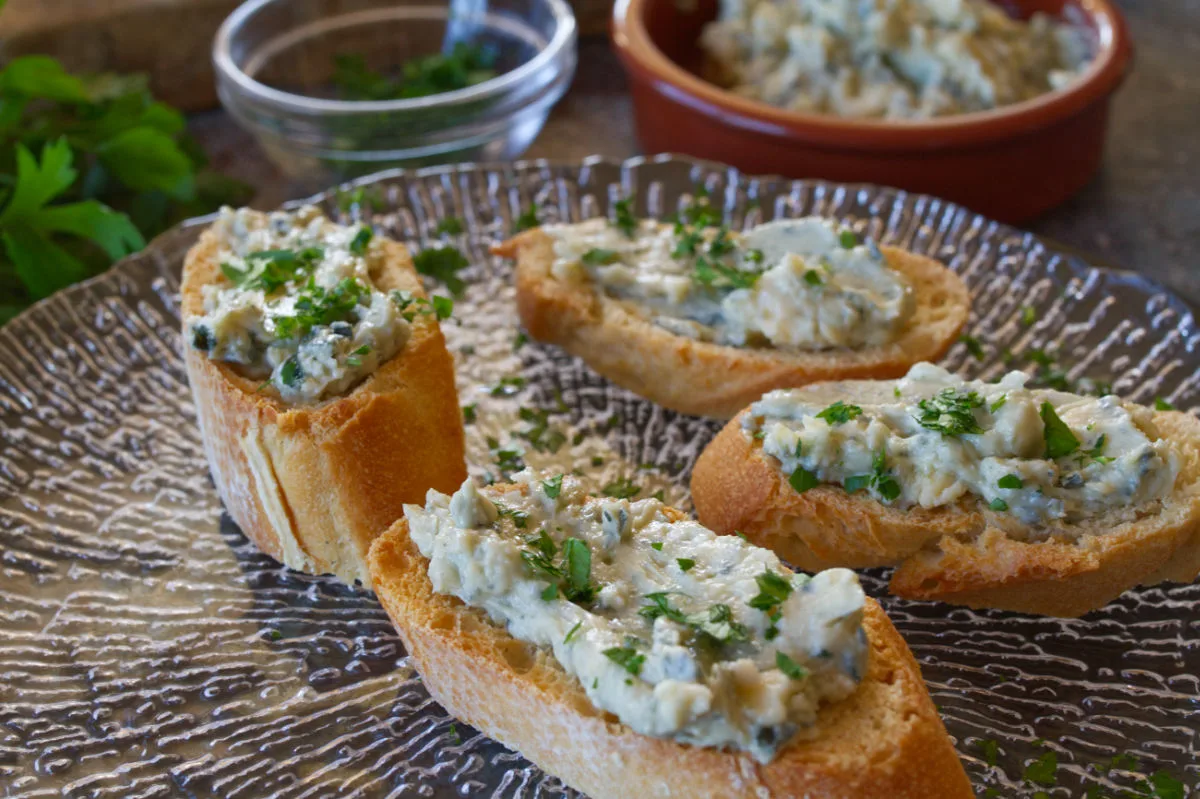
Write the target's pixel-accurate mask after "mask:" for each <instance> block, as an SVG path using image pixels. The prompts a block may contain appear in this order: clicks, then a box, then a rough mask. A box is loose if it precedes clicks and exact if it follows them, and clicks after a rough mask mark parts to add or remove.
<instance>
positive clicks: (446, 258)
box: [413, 246, 471, 297]
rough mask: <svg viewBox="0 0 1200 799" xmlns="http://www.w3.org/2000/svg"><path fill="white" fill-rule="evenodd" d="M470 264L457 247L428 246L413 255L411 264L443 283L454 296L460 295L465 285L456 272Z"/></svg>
mask: <svg viewBox="0 0 1200 799" xmlns="http://www.w3.org/2000/svg"><path fill="white" fill-rule="evenodd" d="M470 265H471V262H470V261H468V260H467V257H466V256H465V255H463V254H462V252H460V251H459V249H458V248H457V247H450V246H446V247H430V248H427V249H424V250H421V251H420V252H419V253H417V254H416V255H414V256H413V266H415V267H416V269H417V271H418V272H420V273H421V274H422V275H428V276H429V277H431V278H433V279H434V280H440V281H442V282H443V283H445V284H446V288H447V289H449V290H450V293H451V294H453V295H454V296H455V297H458V296H460V295H461V294H462V293H463V291H464V290H465V289H466V287H467V284H466V283H464V282H463V280H462V278H460V277H459V276H458V273H459V272H460V271H462V270H463V269H466V268H467V267H468V266H470Z"/></svg>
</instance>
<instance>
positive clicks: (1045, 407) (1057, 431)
mask: <svg viewBox="0 0 1200 799" xmlns="http://www.w3.org/2000/svg"><path fill="white" fill-rule="evenodd" d="M1040 415H1041V417H1042V425H1043V428H1042V438H1043V439H1044V440H1045V442H1046V458H1047V459H1049V460H1055V459H1057V458H1062V457H1065V456H1067V455H1070V454H1071V453H1072V452H1074V451H1075V450H1077V449H1079V439H1078V438H1076V437H1075V434H1074V433H1072V432H1071V428H1070V427H1068V426H1067V424H1066V422H1064V421H1063V420H1062V419H1060V418H1059V417H1058V414H1057V413H1055V411H1054V406H1053V405H1051V404H1050V403H1049V402H1043V403H1042V408H1041V413H1040Z"/></svg>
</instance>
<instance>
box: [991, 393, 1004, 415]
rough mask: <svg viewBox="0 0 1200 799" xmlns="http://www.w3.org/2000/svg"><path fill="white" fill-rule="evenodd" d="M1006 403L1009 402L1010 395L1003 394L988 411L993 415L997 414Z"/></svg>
mask: <svg viewBox="0 0 1200 799" xmlns="http://www.w3.org/2000/svg"><path fill="white" fill-rule="evenodd" d="M1006 402H1008V395H1007V394H1001V395H1000V397H999V398H998V399H997V400H996V401H995V402H993V403H992V404H991V405H989V406H988V410H989V411H991V412H992V413H995V412H996V411H998V410H1000V409H1001V408H1003V407H1004V403H1006Z"/></svg>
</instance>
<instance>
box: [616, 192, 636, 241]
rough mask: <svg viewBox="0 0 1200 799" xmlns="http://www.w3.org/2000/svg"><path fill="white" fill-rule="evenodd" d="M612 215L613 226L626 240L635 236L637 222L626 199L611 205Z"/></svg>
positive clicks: (628, 200)
mask: <svg viewBox="0 0 1200 799" xmlns="http://www.w3.org/2000/svg"><path fill="white" fill-rule="evenodd" d="M613 215H614V217H615V218H614V220H613V224H614V225H616V227H617V229H618V230H620V231H621V232H622V233H624V234H625V237H626V238H630V239H632V238H633V237H634V236H635V235H636V234H637V227H638V221H637V217H636V216H634V215H633V207H632V205H631V203H630V199H629V198H628V197H626V198H625V199H623V200H617V201H616V202H615V203H613Z"/></svg>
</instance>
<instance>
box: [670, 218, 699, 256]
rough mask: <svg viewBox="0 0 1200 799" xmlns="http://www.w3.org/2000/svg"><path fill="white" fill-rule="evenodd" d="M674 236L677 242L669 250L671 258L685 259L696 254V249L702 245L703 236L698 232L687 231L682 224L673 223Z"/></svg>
mask: <svg viewBox="0 0 1200 799" xmlns="http://www.w3.org/2000/svg"><path fill="white" fill-rule="evenodd" d="M675 235H676V236H677V237H678V240H677V241H676V242H675V247H674V248H673V249H672V250H671V257H672V258H686V257H688V256H690V255H695V254H696V248H697V247H698V246H700V245H701V244H703V243H704V236H703V235H702V234H701V233H700V231H698V230H689V229H688V228H687V227H686V226H684V224H683V223H682V222H676V223H675Z"/></svg>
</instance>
